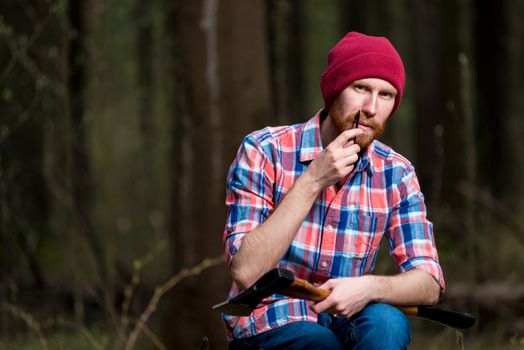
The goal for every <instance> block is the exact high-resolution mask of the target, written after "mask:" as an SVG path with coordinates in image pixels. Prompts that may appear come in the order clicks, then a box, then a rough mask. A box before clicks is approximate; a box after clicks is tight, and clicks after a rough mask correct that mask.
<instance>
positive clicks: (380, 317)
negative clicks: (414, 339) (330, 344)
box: [352, 303, 411, 349]
mask: <svg viewBox="0 0 524 350" xmlns="http://www.w3.org/2000/svg"><path fill="white" fill-rule="evenodd" d="M352 322H353V324H354V326H355V329H354V331H353V339H354V341H355V342H356V345H357V346H356V347H355V349H359V348H362V349H407V347H408V345H409V342H410V341H411V326H410V324H409V320H408V319H407V317H406V315H404V313H402V311H400V310H398V309H397V308H395V307H393V306H391V305H387V304H380V303H376V304H370V305H368V306H367V307H365V308H364V309H363V310H362V311H361V312H360V313H359V314H357V315H356V316H355V317H354V319H353V320H352Z"/></svg>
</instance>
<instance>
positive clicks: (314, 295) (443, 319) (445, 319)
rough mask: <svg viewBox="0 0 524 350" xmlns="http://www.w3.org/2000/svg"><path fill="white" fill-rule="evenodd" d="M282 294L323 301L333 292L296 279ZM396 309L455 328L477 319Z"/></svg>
mask: <svg viewBox="0 0 524 350" xmlns="http://www.w3.org/2000/svg"><path fill="white" fill-rule="evenodd" d="M281 293H282V294H284V295H287V296H288V297H291V298H297V299H305V300H312V301H322V300H324V299H326V298H327V297H328V296H329V295H330V294H331V291H329V290H327V289H323V288H319V287H317V286H314V285H312V284H311V283H309V282H308V281H306V280H303V279H300V278H295V280H294V281H293V282H292V283H291V285H289V287H287V288H286V289H284V290H282V291H281ZM395 307H396V308H397V309H399V310H400V311H402V312H403V313H405V314H406V315H411V316H418V317H423V318H426V319H428V320H432V321H435V322H440V323H443V324H445V325H448V326H450V327H453V328H459V329H468V328H470V327H472V326H473V324H474V323H475V317H473V316H472V315H470V314H466V313H462V312H456V311H451V310H445V309H438V308H432V307H426V306H416V305H413V306H395Z"/></svg>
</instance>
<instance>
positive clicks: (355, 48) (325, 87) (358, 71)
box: [320, 32, 406, 114]
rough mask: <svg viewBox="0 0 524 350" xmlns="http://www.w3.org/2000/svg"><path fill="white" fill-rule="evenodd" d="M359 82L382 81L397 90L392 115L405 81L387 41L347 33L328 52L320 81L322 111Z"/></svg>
mask: <svg viewBox="0 0 524 350" xmlns="http://www.w3.org/2000/svg"><path fill="white" fill-rule="evenodd" d="M363 78H379V79H383V80H386V81H388V82H389V83H391V85H393V86H394V87H395V88H396V89H397V96H396V99H395V106H394V107H393V111H392V112H391V114H393V113H395V111H396V110H397V109H398V107H399V105H400V101H401V100H402V92H403V90H404V83H405V81H406V74H405V73H404V65H403V64H402V59H401V58H400V56H399V54H398V52H397V50H395V48H394V47H393V45H391V43H390V42H389V40H388V39H386V38H384V37H377V36H368V35H364V34H361V33H357V32H350V33H348V34H346V36H345V37H343V38H342V40H340V41H339V42H338V43H337V44H336V45H335V46H334V47H333V48H332V49H331V50H330V51H329V53H328V65H327V67H326V69H325V70H324V73H322V77H321V78H320V89H321V90H322V96H323V97H324V103H325V105H324V107H325V109H326V111H329V108H330V107H331V104H332V103H333V101H335V99H336V98H337V96H338V95H339V94H340V93H341V92H342V90H344V89H345V88H346V87H347V86H348V85H349V84H350V83H351V82H353V81H355V80H358V79H363Z"/></svg>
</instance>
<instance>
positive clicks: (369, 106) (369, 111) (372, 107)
mask: <svg viewBox="0 0 524 350" xmlns="http://www.w3.org/2000/svg"><path fill="white" fill-rule="evenodd" d="M377 103H378V96H377V95H376V94H369V95H368V96H367V97H366V99H365V100H364V104H363V106H362V112H364V113H365V114H366V116H367V117H368V118H372V117H374V116H375V114H377Z"/></svg>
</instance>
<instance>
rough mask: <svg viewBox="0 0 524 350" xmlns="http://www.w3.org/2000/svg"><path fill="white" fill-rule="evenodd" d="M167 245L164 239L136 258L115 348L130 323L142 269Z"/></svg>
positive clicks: (123, 302) (127, 288) (126, 292)
mask: <svg viewBox="0 0 524 350" xmlns="http://www.w3.org/2000/svg"><path fill="white" fill-rule="evenodd" d="M165 246H166V243H165V242H164V241H162V242H160V243H159V244H158V245H157V246H156V247H155V250H154V251H152V252H149V253H148V254H146V255H145V256H144V257H143V258H141V259H138V260H135V261H134V262H133V276H132V277H131V281H130V282H129V284H128V285H127V286H126V289H125V291H124V301H122V306H121V308H122V312H121V316H120V326H119V327H118V331H117V336H116V341H115V343H114V346H113V349H117V348H118V347H120V343H121V341H122V339H123V337H124V333H125V330H126V328H127V326H128V325H129V307H130V305H131V299H132V298H133V294H134V291H135V289H136V286H137V285H138V283H140V273H141V272H142V269H143V268H144V266H146V265H148V264H149V263H150V262H151V261H153V259H154V258H155V256H156V255H157V254H158V253H159V252H160V250H162V249H163V248H164V247H165ZM152 340H153V339H152Z"/></svg>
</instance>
